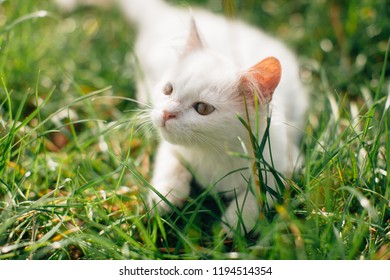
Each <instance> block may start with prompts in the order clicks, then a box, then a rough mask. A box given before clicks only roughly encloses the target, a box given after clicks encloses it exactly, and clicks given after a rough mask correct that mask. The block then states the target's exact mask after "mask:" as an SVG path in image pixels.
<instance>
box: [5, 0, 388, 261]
mask: <svg viewBox="0 0 390 280" xmlns="http://www.w3.org/2000/svg"><path fill="white" fill-rule="evenodd" d="M171 2H175V3H181V4H183V3H188V2H189V3H190V4H201V5H206V6H208V8H209V9H212V10H214V11H216V12H220V13H225V14H227V15H228V16H231V17H238V18H243V19H245V20H248V21H250V22H251V23H252V24H254V25H258V26H262V27H263V28H265V29H266V30H267V31H268V32H269V33H271V34H275V35H276V36H278V37H281V38H282V39H283V40H285V41H286V42H287V43H288V44H289V45H290V46H291V47H292V48H293V49H295V50H296V51H297V52H298V53H299V55H300V58H301V61H302V78H303V80H304V81H305V82H306V84H307V87H308V89H309V92H310V96H311V109H310V111H309V113H308V117H307V125H306V131H305V137H304V139H303V145H302V153H303V154H305V168H304V169H303V170H302V171H301V172H300V171H297V173H296V174H295V176H294V178H293V179H292V180H290V179H286V178H282V177H281V176H280V175H279V174H278V173H277V172H276V171H273V170H272V166H270V165H267V163H264V162H263V161H262V158H261V152H262V150H263V148H264V145H266V144H267V141H268V140H267V135H265V137H264V138H261V139H264V141H259V140H260V139H258V136H257V135H253V139H254V140H255V141H254V142H253V143H254V147H253V150H254V152H255V154H254V155H255V159H256V160H255V169H254V175H256V176H257V177H256V178H254V180H252V181H253V182H252V181H251V182H248V184H250V186H251V187H252V189H255V188H256V187H258V186H259V185H258V182H261V181H262V177H261V174H262V172H263V169H264V168H268V169H269V170H271V171H273V172H274V175H275V176H276V177H277V178H279V180H280V193H279V195H282V196H283V197H282V199H281V201H280V203H279V204H278V205H277V206H276V207H275V210H272V209H267V208H265V210H266V213H265V214H267V215H266V217H267V218H266V219H259V224H258V227H259V232H260V234H243V233H240V232H237V233H236V234H235V235H234V237H233V238H227V237H226V236H224V235H223V233H222V231H221V222H220V214H221V212H223V211H224V207H225V205H224V202H223V200H222V199H221V198H220V197H219V196H218V195H215V194H213V193H212V192H211V189H212V186H210V188H208V189H207V190H206V191H199V192H198V193H194V194H193V196H192V199H191V200H190V201H189V203H188V204H187V205H186V206H185V207H184V209H175V211H174V212H173V214H172V215H170V216H167V217H165V216H164V217H160V216H159V215H158V213H155V210H154V209H148V207H145V205H146V201H145V199H147V196H146V192H147V190H148V189H150V188H152V186H150V185H149V183H148V179H149V178H150V170H151V162H152V159H153V154H154V150H155V147H156V143H155V142H154V141H153V140H151V139H148V137H146V136H144V135H142V132H140V131H138V130H137V127H136V126H135V123H134V122H133V117H135V113H132V112H130V110H133V109H134V108H135V107H136V104H134V102H131V101H130V100H129V99H128V98H132V97H134V76H135V73H136V72H137V70H138V69H137V62H136V59H135V58H134V55H133V53H132V42H133V39H134V32H133V30H132V29H131V28H130V27H129V26H128V25H127V23H125V22H124V20H122V19H121V18H120V16H119V12H118V11H115V10H112V11H101V10H97V9H87V8H80V9H78V10H77V11H75V12H74V13H72V14H60V13H59V12H58V11H57V10H56V8H55V7H54V5H53V4H52V3H51V1H43V0H38V1H0V79H1V82H0V259H229V258H239V259H254V258H260V259H389V258H390V246H389V243H390V239H389V232H390V226H389V221H390V211H389V205H390V204H389V203H390V179H389V178H390V176H388V174H389V173H390V167H389V166H390V165H389V164H388V161H389V158H390V135H389V128H390V125H389V124H390V119H389V118H390V113H389V107H390V106H389V104H390V97H389V83H390V80H389V63H388V54H387V53H386V52H388V50H389V46H388V40H389V38H388V36H389V34H390V21H389V20H388V16H387V15H388V14H389V10H388V9H389V7H388V6H389V5H385V4H386V3H385V1H373V0H364V1H346V2H345V3H344V2H343V3H341V2H339V1H320V0H316V1H307V0H299V1H282V0H276V1H275V0H273V1H254V0H245V1H232V0H227V1H215V0H214V1H206V0H205V1H171ZM242 117H245V116H242ZM241 121H242V122H243V124H245V118H243V119H241ZM249 131H250V129H249ZM249 131H248V132H249ZM256 143H259V144H256ZM282 181H286V182H287V185H288V186H289V189H288V190H284V184H281V182H282Z"/></svg>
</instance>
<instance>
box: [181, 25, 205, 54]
mask: <svg viewBox="0 0 390 280" xmlns="http://www.w3.org/2000/svg"><path fill="white" fill-rule="evenodd" d="M202 48H203V43H202V40H201V39H200V36H199V32H198V28H197V27H196V23H195V20H194V19H191V24H190V34H189V36H188V39H187V43H186V45H185V48H184V52H183V55H184V56H185V55H188V54H189V53H191V52H194V51H197V50H200V49H202Z"/></svg>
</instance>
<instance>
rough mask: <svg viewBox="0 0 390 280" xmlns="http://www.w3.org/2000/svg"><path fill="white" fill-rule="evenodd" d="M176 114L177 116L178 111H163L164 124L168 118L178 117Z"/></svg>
mask: <svg viewBox="0 0 390 280" xmlns="http://www.w3.org/2000/svg"><path fill="white" fill-rule="evenodd" d="M176 116H177V113H175V112H168V111H163V120H164V124H165V122H166V121H167V120H170V119H174V118H176Z"/></svg>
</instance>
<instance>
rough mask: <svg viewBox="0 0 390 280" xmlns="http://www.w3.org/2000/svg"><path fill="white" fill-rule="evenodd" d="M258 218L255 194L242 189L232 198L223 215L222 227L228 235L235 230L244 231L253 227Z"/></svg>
mask: <svg viewBox="0 0 390 280" xmlns="http://www.w3.org/2000/svg"><path fill="white" fill-rule="evenodd" d="M258 219H259V206H258V204H257V199H256V197H255V195H253V194H252V193H251V192H250V191H247V190H242V191H241V192H240V193H237V194H236V196H235V197H234V198H233V199H232V201H231V202H230V204H229V205H228V207H227V209H226V211H225V213H224V215H223V218H222V222H223V229H224V230H225V232H226V233H227V234H228V236H232V235H233V233H234V231H236V230H241V232H242V233H246V232H249V231H251V230H253V229H254V227H255V225H256V222H257V221H258Z"/></svg>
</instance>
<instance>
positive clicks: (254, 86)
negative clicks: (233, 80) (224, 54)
mask: <svg viewBox="0 0 390 280" xmlns="http://www.w3.org/2000/svg"><path fill="white" fill-rule="evenodd" d="M281 73H282V67H281V65H280V62H279V60H278V59H276V58H275V57H267V58H265V59H264V60H262V61H260V62H259V63H257V64H256V65H254V66H252V67H251V68H249V70H248V71H247V72H246V73H245V74H244V76H243V77H242V79H241V83H242V86H243V87H244V89H245V91H246V94H247V96H249V97H253V94H255V93H257V94H258V95H259V97H260V101H263V102H269V101H271V100H272V95H273V93H274V91H275V89H276V87H277V86H278V84H279V82H280V78H281Z"/></svg>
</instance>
